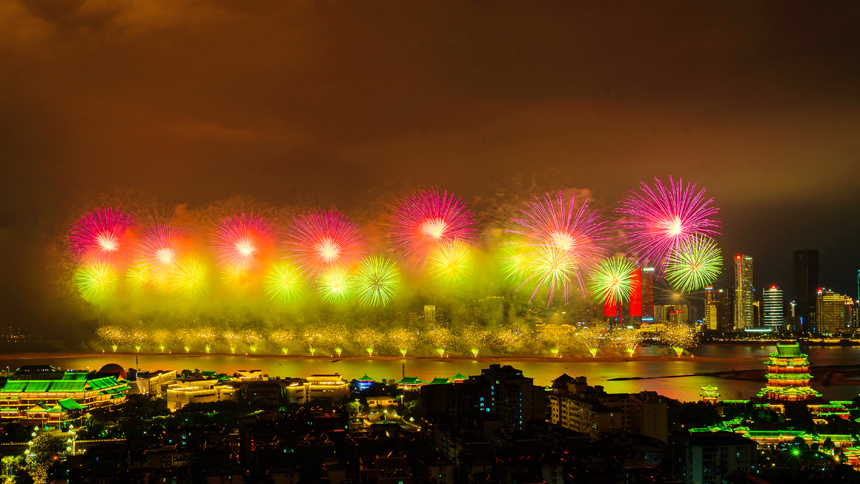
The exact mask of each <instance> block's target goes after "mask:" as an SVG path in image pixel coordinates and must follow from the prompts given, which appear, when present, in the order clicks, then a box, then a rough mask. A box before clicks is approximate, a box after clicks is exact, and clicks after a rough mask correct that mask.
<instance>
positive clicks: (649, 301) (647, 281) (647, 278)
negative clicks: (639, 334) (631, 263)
mask: <svg viewBox="0 0 860 484" xmlns="http://www.w3.org/2000/svg"><path fill="white" fill-rule="evenodd" d="M642 321H646V322H649V321H654V268H653V267H646V268H644V269H642Z"/></svg>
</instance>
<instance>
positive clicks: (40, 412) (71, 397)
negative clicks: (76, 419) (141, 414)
mask: <svg viewBox="0 0 860 484" xmlns="http://www.w3.org/2000/svg"><path fill="white" fill-rule="evenodd" d="M89 376H91V374H88V373H86V372H66V373H63V377H62V379H59V380H8V381H7V382H6V384H5V385H4V386H3V388H0V418H3V419H26V420H52V421H54V420H58V419H59V421H61V420H62V419H63V418H64V417H63V415H61V414H63V413H64V412H68V411H77V410H82V409H85V408H93V407H98V406H102V405H113V404H117V403H122V402H124V401H125V399H126V396H127V395H128V392H129V390H130V388H129V386H128V382H127V381H125V380H117V378H116V377H113V376H107V377H102V378H90V379H88V377H89ZM50 414H54V415H53V416H51V415H50Z"/></svg>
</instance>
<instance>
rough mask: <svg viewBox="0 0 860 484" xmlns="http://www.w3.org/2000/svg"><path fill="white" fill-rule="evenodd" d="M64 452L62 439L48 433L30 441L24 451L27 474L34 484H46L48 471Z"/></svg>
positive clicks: (43, 433)
mask: <svg viewBox="0 0 860 484" xmlns="http://www.w3.org/2000/svg"><path fill="white" fill-rule="evenodd" d="M64 450H65V447H64V442H63V439H62V438H61V437H60V436H59V435H56V434H53V433H50V432H42V433H40V434H38V435H36V436H35V437H33V440H31V441H30V445H29V447H28V448H27V451H26V459H25V460H26V463H27V473H28V474H30V477H31V478H32V479H33V482H34V483H35V484H45V483H46V482H48V470H49V469H50V468H51V466H52V465H54V463H56V462H57V461H58V460H59V457H60V454H62V453H63V451H64Z"/></svg>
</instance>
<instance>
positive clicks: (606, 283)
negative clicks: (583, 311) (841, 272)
mask: <svg viewBox="0 0 860 484" xmlns="http://www.w3.org/2000/svg"><path fill="white" fill-rule="evenodd" d="M632 272H633V263H632V262H630V261H629V260H627V259H626V258H625V257H622V256H615V257H610V258H609V259H603V260H602V261H600V263H599V264H597V267H595V269H594V271H593V272H592V274H591V280H590V281H589V288H590V289H591V293H592V294H593V295H594V297H595V298H597V300H599V301H601V302H608V303H610V304H616V303H618V302H625V301H627V300H628V299H629V298H630V288H631V277H630V276H631V273H632Z"/></svg>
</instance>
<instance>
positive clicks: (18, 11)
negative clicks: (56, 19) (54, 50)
mask: <svg viewBox="0 0 860 484" xmlns="http://www.w3.org/2000/svg"><path fill="white" fill-rule="evenodd" d="M0 32H3V34H2V35H0V51H3V50H7V49H9V48H13V47H17V48H21V47H26V46H29V45H31V44H33V43H36V42H40V41H44V40H47V39H49V38H51V37H52V36H53V34H54V25H53V24H52V23H51V22H49V21H47V20H45V19H43V18H41V17H38V16H36V15H33V14H32V13H31V12H30V11H29V10H27V8H26V7H24V5H22V4H21V3H19V2H18V1H16V0H7V1H3V2H0Z"/></svg>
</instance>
